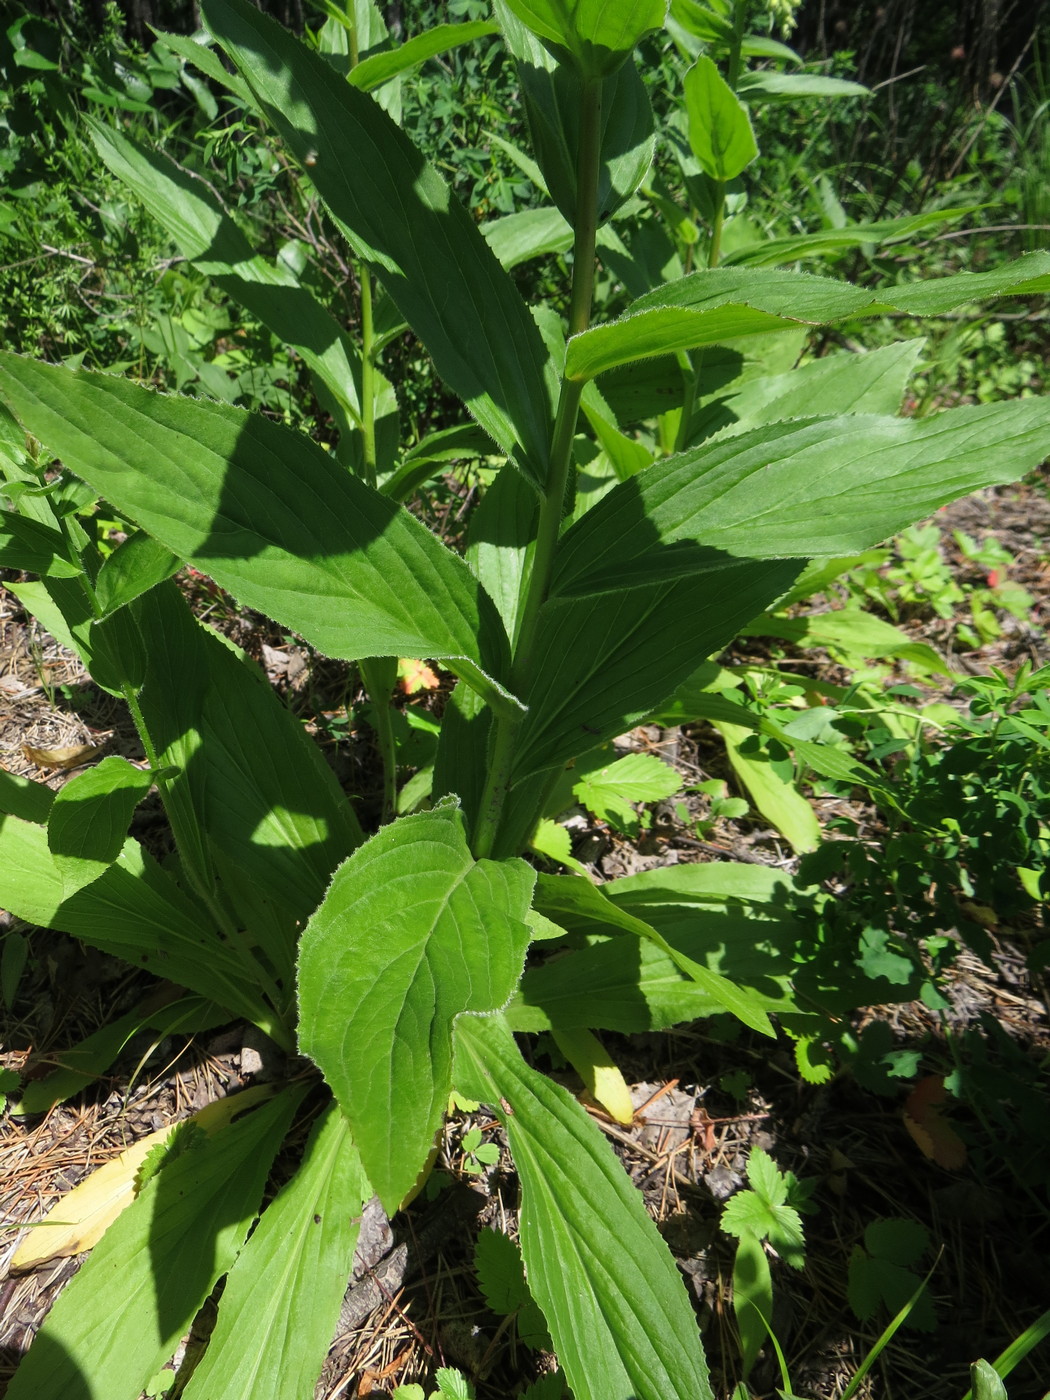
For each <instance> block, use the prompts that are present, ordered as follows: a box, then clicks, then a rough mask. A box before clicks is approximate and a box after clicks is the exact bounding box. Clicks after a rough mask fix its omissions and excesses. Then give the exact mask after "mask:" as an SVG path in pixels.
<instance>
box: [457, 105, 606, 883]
mask: <svg viewBox="0 0 1050 1400" xmlns="http://www.w3.org/2000/svg"><path fill="white" fill-rule="evenodd" d="M601 141H602V82H601V79H600V78H592V79H589V80H587V81H586V82H585V83H584V84H583V86H582V89H581V92H580V144H579V150H578V151H577V157H576V219H575V235H574V239H573V257H572V294H571V300H570V304H569V334H570V335H579V334H580V332H581V331H585V330H586V329H587V327H588V326H589V325H590V320H591V303H592V301H593V298H594V250H595V241H596V237H597V232H598V175H599V171H600V167H601ZM583 388H584V386H583V384H582V383H580V382H577V381H575V380H571V379H568V378H566V377H564V376H563V378H562V381H561V391H560V393H559V396H558V410H557V414H556V417H555V420H554V433H553V436H552V439H551V451H550V461H549V465H548V472H547V486H546V490H545V491H544V494H543V501H542V503H541V505H540V518H539V525H538V527H537V532H536V548H535V551H534V553H533V558H532V567H531V569H530V570H529V574H528V578H527V580H526V582H525V584H524V588H525V596H524V600H523V603H522V607H521V613H520V620H519V625H518V630H517V637H516V640H515V645H514V662H513V666H512V668H511V686H512V689H513V690H514V693H515V695H521V694H522V693H523V692H525V691H527V689H528V682H529V679H530V676H531V673H532V666H533V659H534V651H535V646H536V640H537V634H538V628H539V617H540V610H541V609H542V607H543V604H544V603H545V602H546V600H547V595H548V593H549V592H550V583H551V578H552V576H553V573H554V556H555V550H556V549H557V545H558V535H559V533H560V531H561V522H562V516H563V515H564V512H565V495H566V488H567V486H568V481H569V472H570V470H571V468H572V440H573V436H574V434H575V432H576V419H577V415H578V413H579V409H580V399H581V398H582V396H583ZM523 719H524V713H523V712H522V713H513V712H511V713H504V714H503V715H497V716H496V718H495V732H494V735H493V746H492V753H491V756H490V760H489V771H488V779H487V782H486V784H485V791H484V793H483V795H482V799H481V806H480V809H479V812H478V820H477V827H476V830H475V833H474V853H475V855H476V856H478V857H479V858H480V857H482V856H486V855H488V854H489V853H490V852H491V851H492V848H493V845H494V842H495V839H496V833H497V829H498V827H499V822H500V818H501V816H502V814H503V806H504V803H505V802H506V799H507V794H508V793H509V791H510V782H511V772H512V769H513V764H514V750H515V745H516V742H517V737H518V732H519V730H520V728H521V723H522V720H523Z"/></svg>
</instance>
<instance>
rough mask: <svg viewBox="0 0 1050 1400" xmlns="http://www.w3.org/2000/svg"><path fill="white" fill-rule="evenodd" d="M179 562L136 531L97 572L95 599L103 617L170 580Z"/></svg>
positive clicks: (153, 541)
mask: <svg viewBox="0 0 1050 1400" xmlns="http://www.w3.org/2000/svg"><path fill="white" fill-rule="evenodd" d="M178 567H179V560H178V559H176V557H175V555H174V554H172V553H171V551H170V550H168V549H165V548H164V546H163V545H162V544H158V543H157V541H156V540H155V539H153V538H152V537H151V536H150V535H147V534H146V533H145V531H143V530H136V531H135V533H134V534H132V535H129V536H128V537H127V539H126V540H124V542H123V543H122V544H120V545H118V546H117V548H116V549H115V550H114V551H113V553H112V554H111V555H110V556H109V558H108V559H107V560H105V562H104V563H103V565H102V567H101V569H99V571H98V578H96V580H95V596H96V598H97V599H98V604H99V607H101V609H102V613H103V616H104V617H108V616H109V615H110V613H114V612H116V611H117V609H118V608H123V607H125V606H126V605H127V604H128V603H132V602H134V601H135V599H136V598H138V597H139V596H140V595H141V594H143V593H146V592H148V590H149V589H151V588H153V587H154V586H155V585H156V584H158V583H163V582H164V580H165V579H167V578H170V577H171V576H172V574H173V573H175V571H176V570H177V569H178Z"/></svg>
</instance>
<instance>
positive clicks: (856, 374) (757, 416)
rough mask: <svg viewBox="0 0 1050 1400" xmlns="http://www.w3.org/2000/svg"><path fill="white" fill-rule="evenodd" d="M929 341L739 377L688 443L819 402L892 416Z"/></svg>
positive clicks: (705, 412)
mask: <svg viewBox="0 0 1050 1400" xmlns="http://www.w3.org/2000/svg"><path fill="white" fill-rule="evenodd" d="M925 343H926V342H925V340H924V339H923V338H921V337H917V338H916V339H915V340H902V341H898V342H897V344H895V345H884V346H882V347H881V348H880V349H878V350H870V351H865V352H864V353H862V354H853V353H843V354H840V355H822V356H821V358H820V359H819V360H810V361H809V363H808V364H804V365H801V366H800V367H799V368H798V369H792V370H789V371H788V373H787V374H769V375H760V376H759V377H757V378H748V379H746V380H743V381H742V382H741V381H738V383H740V387H739V389H737V388H736V386H735V385H732V384H731V385H728V386H727V391H728V392H726V393H725V394H722V393H719V394H718V395H717V396H716V397H715V398H713V399H712V401H710V402H709V403H708V404H705V405H704V407H703V408H702V409H701V410H700V411H699V412H698V413H696V414H695V415H694V417H693V422H692V430H691V434H690V441H689V445H690V446H692V444H693V443H694V442H696V441H698V440H699V439H700V438H701V437H703V438H709V437H710V436H711V435H712V434H713V433H715V432H718V431H721V430H725V429H727V428H732V430H733V431H734V432H738V431H741V430H743V429H747V428H756V427H759V426H760V425H761V424H763V423H776V422H780V421H783V420H784V419H786V418H809V417H812V414H813V408H814V405H819V404H828V405H834V408H835V415H834V416H835V417H836V418H837V417H839V416H840V415H842V414H846V413H872V414H884V415H886V416H887V417H892V416H893V415H894V414H896V413H897V412H898V410H899V409H900V406H901V399H902V398H903V396H904V390H905V387H906V386H907V383H908V380H909V378H910V377H911V374H912V372H913V370H914V368H915V362H916V360H917V359H918V357H919V354H920V353H921V351H922V349H923V346H924V345H925ZM807 596H809V595H807Z"/></svg>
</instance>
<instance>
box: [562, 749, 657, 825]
mask: <svg viewBox="0 0 1050 1400" xmlns="http://www.w3.org/2000/svg"><path fill="white" fill-rule="evenodd" d="M681 786H682V782H681V779H680V778H679V776H678V774H677V773H676V772H675V771H674V769H673V768H672V767H670V765H669V764H667V763H664V762H663V760H662V759H659V758H657V757H656V755H655V754H649V753H631V754H627V755H626V756H625V757H623V758H621V759H617V761H616V762H615V763H610V764H609V765H608V766H607V767H605V768H599V769H597V770H596V771H595V772H593V773H588V774H587V775H586V777H583V778H581V779H580V781H579V782H578V783H576V785H575V786H574V787H573V792H574V793H575V795H576V796H577V797H578V798H579V800H580V801H581V802H582V803H583V805H584V806H585V807H587V808H588V809H589V810H590V811H592V812H593V813H594V814H595V815H596V816H598V817H611V818H612V819H613V820H614V821H616V822H619V823H623V822H629V821H632V820H633V819H634V815H635V814H634V811H633V810H632V807H631V804H632V803H634V802H662V801H663V799H664V798H665V797H670V796H671V795H672V794H673V793H676V792H677V791H678V789H679V788H680V787H681Z"/></svg>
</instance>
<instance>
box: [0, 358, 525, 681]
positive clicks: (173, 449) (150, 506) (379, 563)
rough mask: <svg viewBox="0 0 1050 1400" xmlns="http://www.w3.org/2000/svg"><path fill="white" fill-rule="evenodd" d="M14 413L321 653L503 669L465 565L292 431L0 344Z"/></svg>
mask: <svg viewBox="0 0 1050 1400" xmlns="http://www.w3.org/2000/svg"><path fill="white" fill-rule="evenodd" d="M0 392H2V393H3V395H4V397H5V398H7V399H8V401H9V402H10V403H11V405H12V407H13V408H14V410H15V411H16V412H17V413H18V415H19V417H20V418H21V419H22V421H23V423H24V424H25V426H26V427H27V428H28V429H29V431H31V432H32V433H33V434H34V435H35V436H37V437H38V438H40V440H41V441H42V442H46V443H47V445H48V446H49V447H50V448H51V449H52V450H53V451H55V452H56V453H58V454H59V455H60V456H61V457H62V459H63V461H64V462H65V464H66V466H67V467H69V468H70V469H71V470H72V471H74V472H76V473H77V475H78V476H82V477H83V478H84V479H85V480H86V481H88V482H89V483H90V484H91V486H92V487H94V489H95V490H97V491H98V492H100V494H102V495H104V496H105V497H106V498H107V499H108V500H109V501H111V502H112V504H113V505H114V506H116V507H117V509H118V510H120V511H121V512H122V513H125V514H127V515H128V516H130V517H131V518H132V519H133V520H135V521H136V523H138V524H140V525H141V526H142V527H143V529H145V530H147V531H148V532H149V534H151V535H153V536H154V538H155V539H157V540H159V541H160V542H161V543H162V544H163V545H165V546H166V547H167V548H168V549H170V550H171V551H172V553H174V554H177V555H178V556H179V558H180V559H187V560H190V561H192V562H193V563H194V564H195V565H196V566H197V567H198V568H199V569H201V570H202V571H204V572H205V573H208V574H210V575H211V576H212V577H213V578H214V579H215V580H216V582H218V583H220V584H221V585H222V586H223V587H224V588H228V589H229V591H230V592H231V593H233V594H234V595H235V596H236V597H237V598H238V599H239V600H240V601H242V602H244V603H246V604H248V605H249V606H250V607H254V608H258V609H259V610H260V611H261V612H265V613H267V614H268V615H269V616H270V617H273V618H275V619H276V620H277V621H278V622H281V623H283V624H284V625H285V626H287V627H292V628H294V629H296V630H297V631H299V632H301V633H302V634H303V636H304V637H306V639H307V640H308V641H310V642H311V643H312V644H313V645H314V646H316V647H318V648H319V650H321V651H323V652H325V653H326V654H327V655H329V656H341V657H347V658H358V657H362V656H432V657H448V658H450V659H451V658H464V659H466V660H468V661H469V662H474V663H475V664H476V663H479V662H481V664H482V665H484V664H485V663H484V662H482V661H481V658H482V648H483V647H484V648H485V650H486V652H487V653H488V655H490V656H492V657H493V658H494V660H495V662H496V666H495V667H494V668H493V669H499V668H500V667H501V666H502V664H503V657H504V656H505V649H506V641H505V638H504V637H503V636H502V631H503V629H502V627H501V626H500V624H499V621H498V619H497V617H496V614H495V610H494V609H493V608H492V606H491V603H490V602H489V600H488V598H487V597H486V596H485V595H484V593H483V591H482V590H481V589H480V588H479V586H478V584H477V581H476V580H475V579H474V577H473V576H472V574H471V573H470V570H469V569H468V568H467V567H466V565H465V564H464V563H463V562H462V560H460V559H458V558H457V557H456V556H455V555H454V554H452V553H451V551H450V550H447V549H446V548H445V547H444V546H443V545H442V544H440V543H439V541H438V540H437V539H435V537H434V536H433V535H431V534H430V532H429V531H428V530H427V529H426V528H425V527H424V526H423V525H421V524H420V523H419V522H418V521H417V520H415V519H414V518H413V517H412V516H410V515H409V514H408V512H407V511H405V510H404V509H402V508H401V507H400V506H397V505H395V504H394V503H393V502H392V501H390V500H388V499H387V498H386V497H384V496H382V495H380V494H379V493H378V492H377V491H373V490H371V489H370V488H369V487H367V486H366V485H365V484H364V483H363V482H361V481H358V480H357V479H356V478H354V477H353V476H351V474H350V473H348V472H347V471H346V470H345V469H344V468H342V467H341V466H340V464H339V463H338V462H337V461H335V460H334V459H333V458H332V456H331V455H330V454H329V453H327V452H325V451H323V449H322V448H320V447H318V446H317V444H316V443H314V442H311V440H310V439H309V438H308V437H306V436H304V435H303V434H302V433H298V432H294V431H292V430H291V429H289V428H286V427H284V426H283V425H282V424H280V423H275V422H272V421H271V420H270V419H267V418H263V417H262V416H260V415H258V414H245V413H243V412H242V411H241V410H239V409H236V408H230V407H228V406H226V405H224V404H216V403H209V402H205V401H202V400H193V399H187V398H177V397H174V396H168V395H164V394H156V393H153V392H152V391H151V390H149V389H144V388H140V387H139V386H137V385H134V384H131V383H128V382H127V381H125V380H121V379H116V378H114V377H113V376H110V375H103V374H88V373H85V372H83V371H79V372H77V373H71V372H70V371H68V370H64V369H59V368H56V367H54V366H51V365H43V364H39V363H36V362H34V361H32V360H26V359H22V358H21V357H19V356H15V355H6V354H5V355H2V356H0Z"/></svg>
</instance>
